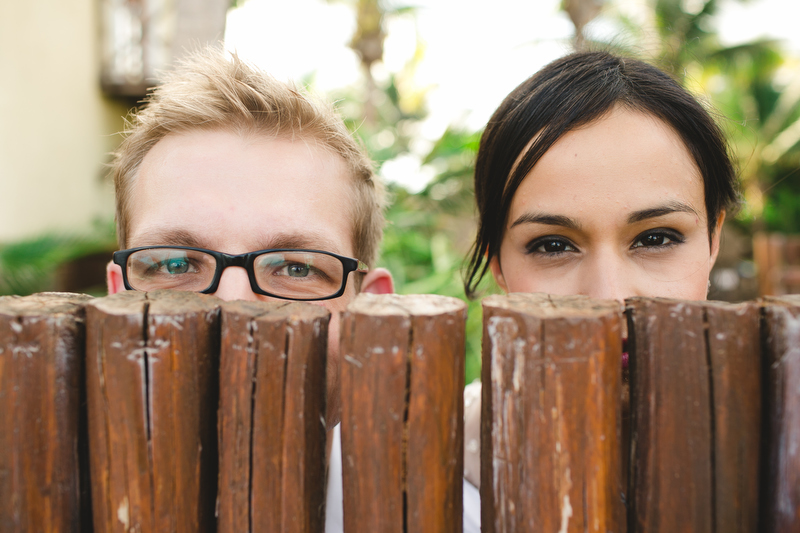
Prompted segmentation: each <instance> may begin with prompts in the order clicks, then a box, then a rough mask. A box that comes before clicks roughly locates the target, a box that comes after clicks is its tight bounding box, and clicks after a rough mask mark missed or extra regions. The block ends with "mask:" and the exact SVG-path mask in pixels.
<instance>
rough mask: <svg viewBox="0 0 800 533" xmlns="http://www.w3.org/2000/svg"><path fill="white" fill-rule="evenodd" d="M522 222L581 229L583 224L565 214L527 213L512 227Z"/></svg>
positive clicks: (512, 225)
mask: <svg viewBox="0 0 800 533" xmlns="http://www.w3.org/2000/svg"><path fill="white" fill-rule="evenodd" d="M520 224H544V225H545V226H561V227H563V228H568V229H574V230H579V229H580V228H581V225H580V224H578V222H577V221H575V220H573V219H571V218H569V217H566V216H564V215H551V214H548V213H525V214H523V215H521V216H520V217H519V218H517V219H516V220H515V221H514V222H513V223H512V224H511V226H510V227H511V228H513V227H515V226H519V225H520Z"/></svg>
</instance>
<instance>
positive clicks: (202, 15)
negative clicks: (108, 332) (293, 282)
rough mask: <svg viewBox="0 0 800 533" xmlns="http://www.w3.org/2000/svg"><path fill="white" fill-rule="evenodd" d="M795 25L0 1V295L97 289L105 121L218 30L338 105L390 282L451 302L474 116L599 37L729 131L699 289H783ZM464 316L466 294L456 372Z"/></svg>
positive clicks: (541, 0)
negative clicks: (718, 232)
mask: <svg viewBox="0 0 800 533" xmlns="http://www.w3.org/2000/svg"><path fill="white" fill-rule="evenodd" d="M798 21H800V2H798V1H797V0H494V1H492V2H485V1H484V2H480V1H476V0H407V1H400V0H291V1H288V0H40V1H38V2H13V1H11V0H0V66H2V74H0V76H2V80H3V83H2V84H0V294H28V293H32V292H40V291H44V290H66V291H73V292H88V293H90V294H95V295H102V294H103V293H104V290H105V289H104V269H105V263H106V262H107V261H108V260H109V259H110V254H111V252H112V251H113V250H114V249H116V243H115V238H114V232H113V187H112V185H111V183H110V181H109V180H108V178H107V175H106V174H107V172H106V166H105V165H106V163H107V162H108V161H109V153H110V152H111V151H112V150H113V149H114V148H115V147H116V145H117V144H118V143H119V142H120V140H121V137H120V135H119V132H120V131H122V129H123V128H124V117H125V116H126V115H127V114H128V113H129V111H130V110H132V109H134V108H135V107H136V106H137V105H139V103H140V101H141V100H142V98H143V97H144V95H145V94H146V90H147V88H148V87H152V86H154V85H156V84H157V83H158V79H159V73H160V72H162V71H163V70H165V69H169V68H170V66H171V65H172V64H173V62H174V61H175V60H176V59H178V58H179V57H180V56H181V55H182V54H183V53H185V51H186V50H187V49H191V48H193V47H196V46H198V45H201V44H203V43H208V42H219V41H224V43H225V46H226V47H227V48H228V49H229V50H231V51H235V52H236V53H238V54H239V55H240V56H242V57H243V58H245V59H247V60H249V61H251V62H253V63H256V64H257V65H258V66H260V67H261V68H263V69H265V70H267V71H269V72H271V73H272V74H273V75H275V76H276V77H278V78H280V79H287V80H294V81H295V82H297V83H298V84H300V85H304V86H306V87H308V88H309V90H311V91H314V92H318V93H323V94H325V95H327V96H328V97H329V98H331V99H333V100H335V101H336V102H337V105H338V108H339V110H340V112H341V113H342V115H343V116H344V117H345V119H346V121H347V123H348V125H349V126H350V127H351V128H352V130H353V131H354V132H356V134H357V135H358V136H360V137H361V139H362V140H363V142H364V144H365V145H366V146H367V148H368V150H369V152H370V154H371V156H372V157H373V159H374V160H375V162H376V166H377V168H378V171H379V173H380V174H381V175H382V176H383V177H384V178H385V179H386V180H387V182H388V183H389V185H390V189H391V193H392V205H391V208H390V209H389V213H388V218H389V222H390V224H389V227H388V228H387V230H386V237H385V240H384V246H383V250H382V258H381V264H382V266H386V267H388V268H389V269H390V270H391V271H392V273H393V274H394V276H395V279H396V282H397V289H398V292H401V293H438V294H446V295H450V296H455V297H458V298H462V299H463V298H464V292H463V287H462V277H461V271H462V268H463V261H464V257H465V256H466V254H467V252H468V250H469V246H470V244H471V239H472V238H473V236H474V229H475V225H474V207H473V198H472V165H473V162H474V157H475V152H476V149H477V144H478V139H479V137H480V133H481V129H482V126H483V124H485V122H486V120H487V119H488V118H489V116H490V115H491V113H492V112H493V111H494V109H495V108H496V107H497V105H499V103H500V102H501V100H502V99H503V97H504V96H505V95H506V94H507V93H508V92H510V91H511V90H512V89H513V88H514V87H516V86H517V85H518V84H519V83H520V82H522V81H523V80H524V79H525V78H527V77H529V76H530V75H531V74H533V73H534V72H535V71H536V70H538V69H539V68H540V67H541V66H543V65H544V64H546V63H547V62H549V61H551V60H553V59H555V58H557V57H559V56H561V55H564V54H565V53H568V52H570V51H572V50H575V49H580V48H583V47H594V46H598V45H600V46H603V47H606V48H608V47H612V48H615V49H617V50H620V51H622V52H625V53H628V54H632V55H635V56H638V57H640V58H642V59H646V60H648V61H651V62H653V63H655V64H657V65H659V66H660V67H662V68H664V69H665V70H667V71H668V72H670V73H671V74H672V75H673V76H674V77H675V78H677V79H678V80H680V81H681V83H683V84H684V85H685V86H686V87H687V88H688V89H689V90H691V91H693V92H694V93H695V94H697V95H698V96H699V97H700V98H701V99H702V100H704V101H705V102H707V103H708V105H709V106H710V107H711V108H713V109H714V110H715V112H716V113H717V114H718V115H719V119H720V121H721V124H722V126H723V128H724V129H725V131H726V132H727V134H728V136H729V138H730V141H731V147H732V150H733V152H734V155H735V157H736V159H737V162H738V166H739V174H740V178H741V182H742V191H743V197H744V203H743V208H742V209H741V211H740V212H739V213H738V214H737V216H736V217H729V220H728V221H726V225H725V228H724V236H723V246H722V251H721V256H720V258H719V260H718V262H717V265H716V267H715V269H714V272H713V273H712V290H711V294H710V297H711V298H713V299H718V300H727V301H741V300H749V299H752V298H755V297H758V296H759V295H763V294H785V293H795V292H800V266H798V265H800V240H798V238H797V234H800V31H798V27H797V24H798ZM494 290H495V288H493V287H492V286H491V285H490V284H487V286H486V288H485V291H486V292H487V293H490V292H492V291H494ZM480 324H481V316H480V306H479V304H478V303H476V302H472V303H470V318H469V323H468V338H469V340H468V364H467V380H468V382H469V381H470V380H472V379H473V378H474V377H476V376H477V373H478V366H479V355H478V354H479V350H480V345H479V343H480Z"/></svg>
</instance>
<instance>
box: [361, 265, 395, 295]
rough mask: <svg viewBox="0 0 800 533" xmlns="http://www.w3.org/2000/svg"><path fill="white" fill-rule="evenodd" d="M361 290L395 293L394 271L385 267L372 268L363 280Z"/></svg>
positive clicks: (372, 292) (375, 292)
mask: <svg viewBox="0 0 800 533" xmlns="http://www.w3.org/2000/svg"><path fill="white" fill-rule="evenodd" d="M361 292H368V293H371V294H392V293H394V280H393V279H392V273H391V272H389V271H388V270H386V269H385V268H376V269H374V270H370V271H369V272H367V274H366V275H365V276H364V279H363V280H362V281H361Z"/></svg>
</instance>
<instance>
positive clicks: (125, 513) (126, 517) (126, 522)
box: [117, 496, 131, 531]
mask: <svg viewBox="0 0 800 533" xmlns="http://www.w3.org/2000/svg"><path fill="white" fill-rule="evenodd" d="M117 520H119V521H120V522H121V523H122V527H123V528H124V529H125V531H130V527H131V517H130V509H129V506H128V497H127V496H125V497H124V498H122V503H120V504H119V507H118V508H117Z"/></svg>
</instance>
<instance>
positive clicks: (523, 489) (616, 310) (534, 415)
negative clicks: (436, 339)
mask: <svg viewBox="0 0 800 533" xmlns="http://www.w3.org/2000/svg"><path fill="white" fill-rule="evenodd" d="M483 324H484V328H483V366H482V370H481V371H482V381H483V399H482V413H481V522H482V529H481V530H482V531H483V532H484V533H496V532H497V533H499V532H512V531H559V532H564V533H565V532H567V531H570V532H572V531H575V532H584V531H624V530H625V511H624V506H623V501H622V494H621V493H622V491H623V486H622V480H621V463H622V461H621V453H622V452H621V446H620V424H621V405H620V394H621V381H622V362H621V359H622V340H621V329H622V306H621V305H620V304H619V303H617V302H611V301H593V300H589V299H588V298H585V297H576V296H561V297H559V296H547V295H542V294H510V295H508V296H490V297H487V298H485V299H484V301H483Z"/></svg>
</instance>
